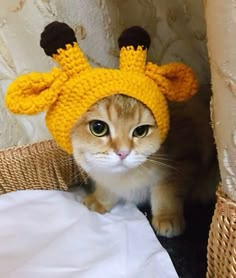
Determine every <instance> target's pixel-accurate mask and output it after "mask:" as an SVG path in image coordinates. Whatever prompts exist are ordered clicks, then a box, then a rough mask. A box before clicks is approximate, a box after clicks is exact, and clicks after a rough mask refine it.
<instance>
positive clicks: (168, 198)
mask: <svg viewBox="0 0 236 278" xmlns="http://www.w3.org/2000/svg"><path fill="white" fill-rule="evenodd" d="M178 193H179V192H178V191H177V187H176V184H167V183H166V184H164V183H163V184H158V185H157V186H154V187H153V188H152V190H151V206H152V225H153V228H154V229H155V231H156V233H157V234H158V235H161V236H166V237H174V236H178V235H180V234H181V233H182V232H183V231H184V228H185V220H184V215H183V205H184V204H183V203H184V202H183V198H181V197H180V196H179V194H178Z"/></svg>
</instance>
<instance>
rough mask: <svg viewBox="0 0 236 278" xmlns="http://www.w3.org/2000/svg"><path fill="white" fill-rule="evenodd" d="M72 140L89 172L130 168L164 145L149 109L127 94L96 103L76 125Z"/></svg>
mask: <svg viewBox="0 0 236 278" xmlns="http://www.w3.org/2000/svg"><path fill="white" fill-rule="evenodd" d="M71 140H72V146H73V155H74V157H75V160H76V161H77V163H78V164H79V165H80V166H81V167H82V168H83V169H84V170H85V171H86V172H87V173H92V172H93V171H96V172H100V173H104V174H106V173H122V172H127V171H129V170H130V169H134V168H136V167H139V166H140V165H142V164H143V163H144V162H145V161H146V160H147V158H148V157H149V156H150V155H151V154H153V153H155V152H156V151H157V150H158V149H159V148H160V138H159V132H158V128H157V126H156V123H155V120H154V118H153V116H152V114H151V112H150V111H149V109H148V108H146V107H145V106H144V105H143V104H142V103H140V102H138V101H136V100H134V99H132V98H130V97H127V96H124V95H113V96H111V97H108V98H105V99H103V100H101V101H99V102H97V103H96V104H95V105H93V106H92V107H91V108H90V109H89V110H88V111H87V112H86V113H85V114H84V115H83V116H82V117H81V118H80V119H79V120H78V122H77V123H76V124H75V126H74V127H73V129H72V132H71Z"/></svg>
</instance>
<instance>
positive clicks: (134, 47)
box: [5, 22, 198, 153]
mask: <svg viewBox="0 0 236 278" xmlns="http://www.w3.org/2000/svg"><path fill="white" fill-rule="evenodd" d="M40 43H41V46H42V47H43V49H44V51H45V53H46V54H47V55H49V56H52V57H53V59H54V60H55V61H56V62H57V63H58V64H59V65H60V68H53V69H52V70H51V72H49V73H35V72H33V73H29V74H26V75H22V76H19V77H18V78H17V79H16V80H15V81H13V82H12V83H11V84H10V86H9V88H8V91H7V94H6V98H5V101H6V105H7V107H8V108H9V110H11V111H12V112H13V113H17V114H29V115H30V114H36V113H39V112H41V111H45V110H47V115H46V124H47V127H48V129H49V131H50V132H51V134H52V136H53V137H54V139H55V141H56V142H57V143H58V145H59V146H60V147H61V148H63V149H64V150H65V151H66V152H68V153H71V152H72V147H71V141H70V131H71V128H72V126H73V125H74V124H75V122H76V121H77V119H78V118H79V117H80V116H81V115H82V114H83V113H85V112H86V111H87V110H88V109H89V107H90V106H92V105H93V104H94V103H96V102H97V101H98V100H100V99H102V98H104V97H107V96H110V95H112V94H116V93H122V94H126V95H128V96H131V97H133V98H135V99H137V100H139V101H141V102H142V103H144V104H145V105H146V106H147V107H148V108H149V109H150V110H151V111H152V113H153V115H154V117H155V120H156V123H157V125H158V128H159V131H160V137H161V140H162V142H163V141H164V140H165V138H166V136H167V133H168V129H169V111H168V106H167V102H166V98H165V97H167V98H168V99H169V100H172V101H183V100H186V99H188V98H189V97H191V96H192V95H193V94H194V93H195V92H196V90H197V87H198V82H197V80H196V79H195V77H194V74H193V71H192V70H191V69H190V68H189V67H187V66H185V65H184V64H181V63H171V64H167V65H163V66H158V65H155V64H153V63H150V62H149V63H147V64H146V55H147V49H148V47H149V44H150V37H149V35H148V34H147V33H146V31H145V30H143V29H142V28H141V27H131V28H129V29H127V30H125V31H124V32H123V33H122V34H121V36H120V38H119V46H120V66H119V69H106V68H92V67H91V66H90V65H89V64H88V62H87V60H86V58H85V57H84V55H83V53H82V51H81V50H80V48H79V46H78V44H77V43H76V38H75V34H74V31H73V30H72V29H71V28H70V27H69V26H68V25H67V24H65V23H60V22H53V23H51V24H49V25H48V26H46V28H45V30H44V32H43V33H42V34H41V42H40Z"/></svg>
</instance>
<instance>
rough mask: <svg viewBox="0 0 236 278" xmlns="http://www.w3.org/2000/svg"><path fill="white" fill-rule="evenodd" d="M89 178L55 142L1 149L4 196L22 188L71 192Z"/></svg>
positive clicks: (0, 181)
mask: <svg viewBox="0 0 236 278" xmlns="http://www.w3.org/2000/svg"><path fill="white" fill-rule="evenodd" d="M84 179H85V176H84V173H83V172H82V170H81V169H79V168H78V167H77V166H76V164H75V162H74V160H73V158H72V156H69V155H68V154H66V153H65V152H64V151H63V150H61V149H60V148H58V147H57V145H56V144H55V142H54V141H53V140H47V141H42V142H39V143H35V144H31V145H26V146H21V147H13V148H9V149H6V150H0V194H3V193H7V192H11V191H16V190H21V189H58V190H67V189H68V187H69V186H71V185H73V184H77V183H80V182H81V181H83V180H84Z"/></svg>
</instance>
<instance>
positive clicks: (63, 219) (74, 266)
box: [0, 191, 178, 278]
mask: <svg viewBox="0 0 236 278" xmlns="http://www.w3.org/2000/svg"><path fill="white" fill-rule="evenodd" d="M0 219H1V221H0V277H1V278H42V277H43V278H74V277H75V278H93V277H96V278H106V277H112V278H118V277H119V278H131V277H133V278H144V277H148V278H152V277H153V278H156V277H160V278H176V277H178V276H177V274H176V272H175V270H174V267H173V265H172V262H171V260H170V258H169V256H168V254H167V252H166V251H165V250H164V249H163V247H162V246H161V245H160V243H159V242H158V240H157V239H156V237H155V235H154V233H153V231H152V229H151V226H150V225H149V223H148V221H147V220H146V218H145V216H144V215H143V214H142V213H141V212H139V211H138V210H137V208H136V207H134V206H133V205H130V204H126V205H119V206H117V207H115V208H114V209H113V210H112V212H110V213H107V214H105V215H100V214H97V213H94V212H90V211H89V210H88V209H87V208H86V207H85V206H83V205H82V204H81V203H80V197H79V195H78V194H76V193H68V192H66V193H65V192H59V191H19V192H13V193H8V194H5V195H1V196H0Z"/></svg>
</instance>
